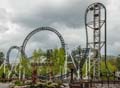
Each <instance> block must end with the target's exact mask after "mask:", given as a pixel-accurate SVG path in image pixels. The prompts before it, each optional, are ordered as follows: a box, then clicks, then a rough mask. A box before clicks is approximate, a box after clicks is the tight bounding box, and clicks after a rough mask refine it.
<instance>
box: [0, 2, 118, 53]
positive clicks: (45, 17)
mask: <svg viewBox="0 0 120 88" xmlns="http://www.w3.org/2000/svg"><path fill="white" fill-rule="evenodd" d="M94 2H101V3H103V4H104V5H105V6H106V8H107V31H108V33H107V34H108V54H109V55H118V54H120V34H119V33H120V29H119V28H120V17H119V16H120V11H119V10H120V3H119V0H0V49H1V51H4V52H5V53H6V51H7V50H8V49H9V48H10V46H13V45H17V46H21V45H22V42H23V40H24V39H25V37H26V36H27V34H29V33H30V32H31V31H32V30H34V29H36V28H38V27H42V26H49V27H53V28H55V29H56V30H58V31H59V32H60V33H61V34H62V36H63V38H64V40H65V43H66V44H67V45H68V48H70V49H73V48H75V47H77V46H78V45H81V46H82V47H85V43H86V41H85V27H84V14H85V10H86V8H87V6H88V5H90V4H92V3H94ZM51 41H52V42H51ZM55 47H60V41H59V39H58V38H57V36H56V35H55V34H54V33H51V32H47V31H46V32H45V31H44V32H40V33H37V34H36V35H34V36H33V37H32V38H31V39H30V40H29V42H28V44H27V47H26V52H27V53H28V54H31V53H32V50H34V49H36V48H43V49H48V48H55Z"/></svg>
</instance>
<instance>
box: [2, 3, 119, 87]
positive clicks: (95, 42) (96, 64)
mask: <svg viewBox="0 0 120 88" xmlns="http://www.w3.org/2000/svg"><path fill="white" fill-rule="evenodd" d="M106 29H107V28H106V8H105V6H104V5H103V4H102V3H93V4H91V5H89V6H88V8H87V9H86V12H85V30H86V48H84V49H82V52H81V55H82V56H81V57H80V63H79V64H78V68H77V66H76V64H75V61H74V60H75V58H73V57H72V55H71V52H69V51H68V50H67V49H66V45H65V41H64V39H63V37H62V35H61V34H60V33H59V32H58V31H57V30H55V29H54V28H51V27H40V28H37V29H35V30H34V31H32V32H31V33H29V34H28V35H27V37H26V38H25V40H24V41H23V44H22V45H21V46H20V47H18V46H12V47H10V49H9V50H8V52H7V57H6V58H7V60H6V63H4V65H6V64H10V62H9V59H10V58H9V57H10V52H11V51H12V50H13V49H17V50H18V51H19V52H20V53H21V55H23V56H24V57H26V58H29V57H27V55H26V53H25V48H26V44H27V42H28V41H29V39H30V38H31V37H32V36H33V35H34V34H36V33H37V32H41V31H51V32H53V33H55V34H56V35H57V36H58V38H59V39H60V42H61V48H63V49H64V52H65V55H64V56H65V64H64V66H65V74H64V77H62V80H66V79H67V76H68V77H70V74H68V73H69V72H67V71H68V56H70V57H71V64H73V67H74V68H72V70H71V71H72V72H71V81H70V87H71V88H92V87H90V86H91V81H92V82H93V83H101V82H102V83H104V81H103V80H102V79H101V60H102V59H101V58H102V57H104V62H105V66H106V69H107V73H108V74H111V75H114V74H113V73H111V72H110V71H109V68H108V67H107V63H106V60H107V35H106V34H107V31H106ZM91 33H92V36H90V35H91ZM84 65H86V73H85V74H86V75H85V77H83V75H82V68H83V66H84ZM10 71H13V68H11V69H10ZM73 71H74V72H77V76H76V77H78V79H77V81H74V79H73V78H72V77H73V75H72V73H73V74H74V72H73ZM10 73H11V72H10ZM10 73H9V75H10ZM91 73H92V74H91ZM8 78H9V77H8ZM69 80H70V79H69ZM108 82H109V80H108ZM114 82H119V81H114ZM111 83H112V82H111ZM119 83H120V82H119ZM83 84H84V85H89V87H83ZM96 88H97V87H96Z"/></svg>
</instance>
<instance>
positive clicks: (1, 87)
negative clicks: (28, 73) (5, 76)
mask: <svg viewBox="0 0 120 88" xmlns="http://www.w3.org/2000/svg"><path fill="white" fill-rule="evenodd" d="M0 88H9V83H0Z"/></svg>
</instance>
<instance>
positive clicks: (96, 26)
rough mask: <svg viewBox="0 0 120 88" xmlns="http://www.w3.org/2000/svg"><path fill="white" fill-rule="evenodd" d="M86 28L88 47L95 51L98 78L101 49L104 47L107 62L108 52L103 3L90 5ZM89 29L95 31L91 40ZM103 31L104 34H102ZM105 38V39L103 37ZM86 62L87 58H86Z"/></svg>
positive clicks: (95, 74)
mask: <svg viewBox="0 0 120 88" xmlns="http://www.w3.org/2000/svg"><path fill="white" fill-rule="evenodd" d="M85 28H86V47H87V48H92V49H93V50H94V51H95V54H96V55H94V57H93V61H92V65H93V78H94V79H98V78H99V77H100V72H101V68H100V62H101V54H102V53H101V49H102V48H103V47H104V50H103V51H104V58H105V65H106V67H107V64H106V57H107V56H106V54H107V44H106V40H107V36H106V8H105V6H104V5H103V4H102V3H93V4H91V5H89V6H88V8H87V10H86V12H85ZM88 30H92V31H93V37H92V39H93V40H91V41H90V39H89V38H90V37H91V36H89V32H88ZM102 31H104V35H103V36H102V33H101V32H102ZM103 38H104V39H103ZM84 62H85V60H84Z"/></svg>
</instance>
